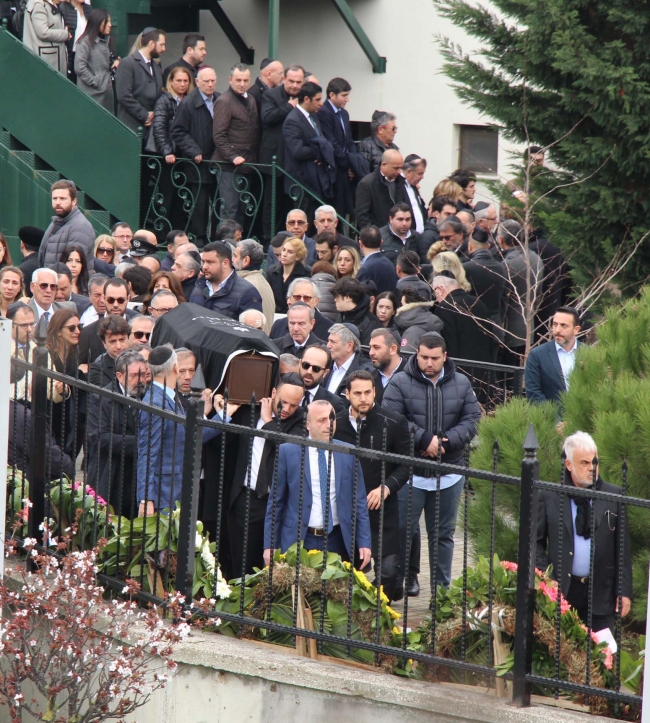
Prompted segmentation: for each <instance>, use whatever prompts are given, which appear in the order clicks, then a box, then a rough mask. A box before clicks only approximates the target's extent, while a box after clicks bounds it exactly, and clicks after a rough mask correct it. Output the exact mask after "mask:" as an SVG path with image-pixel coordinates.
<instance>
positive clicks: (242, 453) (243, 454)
mask: <svg viewBox="0 0 650 723" xmlns="http://www.w3.org/2000/svg"><path fill="white" fill-rule="evenodd" d="M303 394H304V388H303V384H302V380H301V379H300V377H299V376H298V375H297V374H295V373H292V374H285V375H284V376H283V377H282V378H281V379H280V382H279V383H278V385H277V387H276V388H275V389H274V390H273V392H272V394H271V397H270V398H267V399H262V400H260V404H259V405H258V406H257V405H256V407H255V411H254V412H253V414H254V426H255V428H256V429H263V430H265V431H273V432H284V433H285V434H301V433H302V429H303V415H304V409H303V407H302V399H303ZM251 421H253V420H252V419H251V408H250V405H245V406H242V407H241V408H239V409H238V410H237V411H236V412H234V413H233V415H232V422H233V424H242V425H245V426H250V425H251ZM226 436H227V437H228V436H229V435H226ZM235 440H236V442H235V444H234V445H227V446H226V449H227V450H231V449H233V450H236V459H235V460H234V474H233V476H232V481H231V482H230V486H229V497H228V537H229V541H230V554H231V561H232V571H231V573H232V575H233V576H235V577H239V576H240V575H241V574H242V567H244V568H245V572H246V574H250V573H252V572H253V567H260V568H261V567H264V559H263V552H264V518H265V516H266V506H267V502H268V499H269V488H270V486H271V480H272V478H273V465H274V461H275V450H276V443H275V442H272V441H271V440H265V439H264V438H263V437H254V436H247V435H244V434H238V435H236V436H234V437H233V440H232V441H233V442H234V441H235ZM226 454H227V455H228V452H227V453H226ZM231 460H232V457H231ZM247 505H248V529H246V526H245V520H246V507H247ZM244 540H246V562H245V563H244Z"/></svg>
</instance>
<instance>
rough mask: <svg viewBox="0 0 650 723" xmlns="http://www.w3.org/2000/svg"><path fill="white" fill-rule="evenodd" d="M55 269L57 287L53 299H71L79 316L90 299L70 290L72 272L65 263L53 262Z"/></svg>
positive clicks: (87, 305)
mask: <svg viewBox="0 0 650 723" xmlns="http://www.w3.org/2000/svg"><path fill="white" fill-rule="evenodd" d="M53 268H54V271H56V278H57V284H58V285H59V288H58V289H57V290H56V294H55V296H54V301H71V302H72V303H73V304H74V305H75V306H76V307H77V313H78V314H79V318H81V315H82V314H83V313H84V311H86V309H87V308H88V307H89V306H90V299H89V298H88V297H87V296H82V295H81V294H75V293H74V291H73V290H72V272H71V271H70V269H69V268H68V267H67V265H66V264H64V263H62V262H61V261H58V262H57V263H56V264H54V267H53Z"/></svg>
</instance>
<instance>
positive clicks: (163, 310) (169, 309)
mask: <svg viewBox="0 0 650 723" xmlns="http://www.w3.org/2000/svg"><path fill="white" fill-rule="evenodd" d="M171 310H172V308H171V306H170V307H169V308H168V309H154V307H153V306H152V307H151V313H152V314H153V312H154V311H155V312H156V314H166V313H167V312H168V311H171Z"/></svg>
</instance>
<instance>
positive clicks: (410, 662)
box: [408, 658, 413, 667]
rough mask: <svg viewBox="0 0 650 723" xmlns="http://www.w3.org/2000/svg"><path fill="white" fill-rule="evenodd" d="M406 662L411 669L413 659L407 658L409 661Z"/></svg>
mask: <svg viewBox="0 0 650 723" xmlns="http://www.w3.org/2000/svg"><path fill="white" fill-rule="evenodd" d="M408 662H409V665H410V666H411V667H413V659H412V658H409V661H408Z"/></svg>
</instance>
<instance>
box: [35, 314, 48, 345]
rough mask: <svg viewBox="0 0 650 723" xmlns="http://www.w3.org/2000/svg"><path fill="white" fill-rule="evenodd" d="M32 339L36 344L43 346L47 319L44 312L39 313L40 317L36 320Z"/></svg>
mask: <svg viewBox="0 0 650 723" xmlns="http://www.w3.org/2000/svg"><path fill="white" fill-rule="evenodd" d="M34 341H35V342H36V343H37V344H38V346H43V345H44V344H45V342H46V341H47V321H46V320H45V314H41V318H40V319H39V320H38V324H37V325H36V334H34Z"/></svg>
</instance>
